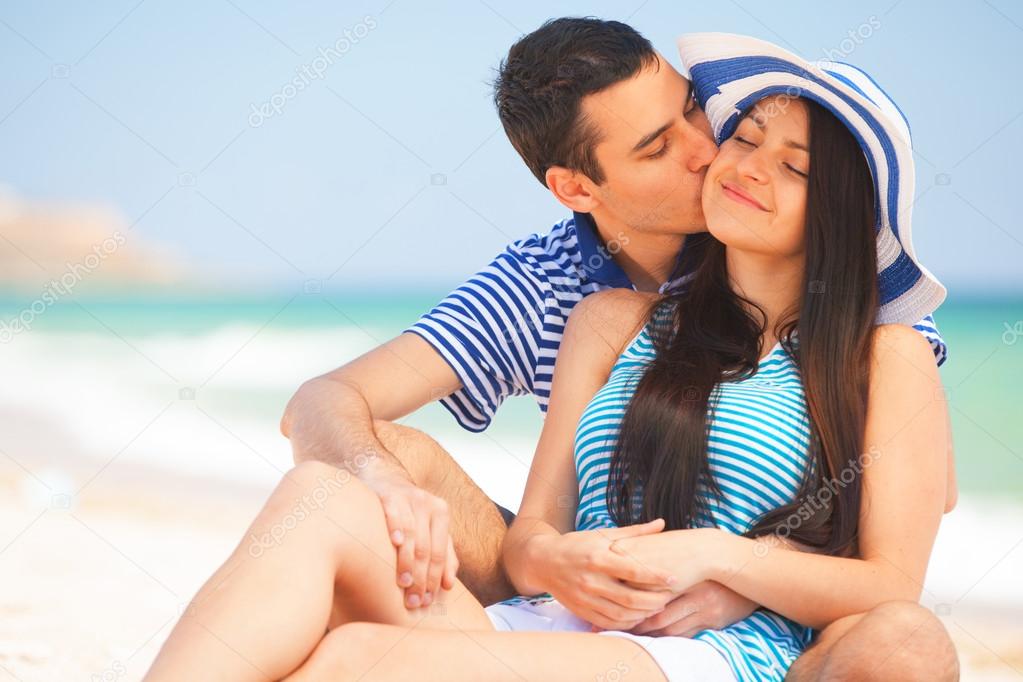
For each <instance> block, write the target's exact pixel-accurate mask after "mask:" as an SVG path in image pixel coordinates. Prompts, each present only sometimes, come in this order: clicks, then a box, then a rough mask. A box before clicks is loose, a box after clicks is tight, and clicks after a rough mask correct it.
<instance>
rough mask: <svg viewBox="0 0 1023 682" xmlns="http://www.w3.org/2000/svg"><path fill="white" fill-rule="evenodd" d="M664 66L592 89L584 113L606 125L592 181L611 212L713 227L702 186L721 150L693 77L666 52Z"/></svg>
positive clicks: (684, 226)
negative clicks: (598, 172)
mask: <svg viewBox="0 0 1023 682" xmlns="http://www.w3.org/2000/svg"><path fill="white" fill-rule="evenodd" d="M657 60H658V63H657V65H656V66H650V67H647V68H644V69H643V70H642V71H640V72H639V73H638V74H637V75H636V76H635V77H633V78H630V79H629V80H625V81H622V82H620V83H616V84H615V85H614V86H612V87H610V88H608V89H606V90H603V91H601V92H599V93H596V94H593V95H590V96H588V97H586V98H585V99H584V100H583V102H582V113H583V114H584V115H585V116H586V117H587V119H588V120H589V122H591V123H592V124H595V125H596V126H597V127H598V129H599V130H600V131H601V134H602V138H603V139H602V140H601V141H600V143H599V144H598V145H597V146H596V148H595V150H594V153H595V154H596V158H597V161H598V162H599V163H600V166H601V168H602V169H603V171H604V176H605V180H604V182H603V183H602V184H601V185H596V186H593V187H591V188H590V189H591V191H592V193H593V195H594V196H595V197H596V198H597V199H598V200H599V201H600V208H599V209H598V210H594V213H595V214H596V216H597V220H598V223H599V222H600V220H601V217H602V215H601V214H603V216H608V217H611V218H612V219H614V220H615V221H616V222H622V223H625V224H626V225H628V226H629V227H631V228H632V229H635V230H638V231H642V232H650V233H660V234H688V233H693V232H703V231H704V230H705V229H706V225H705V221H704V218H703V209H702V206H701V202H700V193H701V190H702V188H703V176H704V173H705V172H706V170H707V166H708V165H709V164H710V162H711V161H712V160H713V158H714V156H715V154H716V153H717V148H716V147H715V145H714V142H713V140H712V135H711V131H710V124H709V123H708V122H707V117H706V116H704V114H703V111H702V110H701V109H700V108H699V106H697V104H696V101H695V99H693V97H692V92H691V89H690V83H689V81H688V80H686V79H685V78H684V77H683V76H682V74H680V73H679V72H678V71H676V70H675V69H674V67H672V66H671V64H669V63H668V62H667V61H665V60H664V59H663V58H662V57H661V56H660V55H658V56H657Z"/></svg>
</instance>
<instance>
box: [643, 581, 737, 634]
mask: <svg viewBox="0 0 1023 682" xmlns="http://www.w3.org/2000/svg"><path fill="white" fill-rule="evenodd" d="M756 609H757V604H756V603H755V602H753V601H750V600H749V599H747V598H746V597H744V596H742V595H741V594H739V593H738V592H735V591H733V590H730V589H728V588H727V587H725V586H724V585H722V584H721V583H716V582H714V581H713V580H706V581H704V582H702V583H697V584H696V585H693V586H692V587H691V588H690V589H688V590H686V591H685V592H683V593H682V594H680V595H679V596H677V597H675V599H674V600H672V601H671V602H670V603H669V604H668V605H667V607H665V609H664V610H663V611H661V612H660V613H658V614H656V615H653V616H650V617H649V618H647V619H646V620H644V621H643V622H642V623H640V624H639V625H637V626H636V627H634V628H632V629H631V630H629V632H631V633H632V634H634V635H649V636H651V637H662V636H665V635H674V636H677V637H692V636H693V635H695V634H696V633H697V632H700V631H701V630H721V629H723V628H726V627H728V626H729V625H732V624H733V623H737V622H739V621H740V620H742V619H743V618H745V617H746V616H748V615H750V614H751V613H753V612H754V611H755V610H756Z"/></svg>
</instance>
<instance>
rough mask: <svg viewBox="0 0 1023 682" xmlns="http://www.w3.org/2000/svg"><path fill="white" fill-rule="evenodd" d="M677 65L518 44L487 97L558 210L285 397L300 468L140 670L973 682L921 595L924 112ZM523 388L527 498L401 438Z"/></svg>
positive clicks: (933, 474) (746, 62)
mask: <svg viewBox="0 0 1023 682" xmlns="http://www.w3.org/2000/svg"><path fill="white" fill-rule="evenodd" d="M679 48H680V51H681V58H682V62H683V65H684V67H685V69H686V71H687V76H688V77H684V76H683V75H682V74H680V73H679V72H678V71H676V70H675V69H674V68H673V67H672V66H671V65H670V64H669V63H668V62H667V61H666V60H665V59H664V58H663V57H662V56H661V55H659V54H658V53H657V52H656V51H655V50H654V49H653V48H652V46H651V44H650V43H649V42H648V41H647V40H646V39H645V38H643V37H642V36H641V35H639V34H638V33H637V32H636V31H634V30H633V29H632V28H630V27H628V26H626V25H624V24H621V23H618V22H613V21H601V20H597V19H575V18H571V19H558V20H554V21H551V22H548V23H547V24H545V25H544V26H542V27H541V28H540V29H538V30H536V31H535V32H533V33H531V34H529V35H527V36H525V37H523V38H522V39H521V40H519V42H518V43H516V44H515V45H514V46H513V47H512V48H511V50H510V52H509V54H508V57H507V59H506V60H505V61H504V62H503V63H502V65H501V70H500V74H499V77H498V79H497V82H496V84H495V89H496V92H495V101H496V104H497V109H498V113H499V115H500V117H501V121H502V123H503V125H504V128H505V131H506V132H507V134H508V136H509V138H510V140H511V142H512V144H513V145H514V147H515V149H516V150H517V151H518V152H519V154H520V155H521V156H522V158H523V160H524V161H525V162H526V164H527V165H528V166H529V168H530V170H531V171H532V172H533V173H534V175H536V177H537V178H538V179H539V180H540V181H541V182H542V183H543V184H544V185H545V186H546V187H547V188H548V189H550V191H551V192H552V193H553V194H554V195H555V197H556V198H557V199H558V200H559V201H560V202H561V203H562V204H564V205H565V206H566V207H567V208H569V209H571V210H572V211H573V217H572V218H570V219H567V220H565V221H563V222H562V223H560V224H559V225H557V226H555V227H554V228H553V229H552V230H551V231H550V232H548V233H546V234H542V235H533V236H531V237H528V238H526V239H524V240H521V241H519V242H515V243H514V244H511V245H510V246H509V247H508V248H507V249H506V250H505V251H504V252H502V253H501V254H500V255H499V256H498V257H497V258H496V259H495V260H494V261H493V262H492V263H491V264H490V265H489V266H488V267H486V268H485V269H483V270H482V271H480V272H479V273H478V274H477V275H475V276H474V277H472V278H471V279H470V280H469V281H467V282H466V283H465V284H464V285H463V286H461V287H459V288H458V289H456V290H455V291H454V292H453V293H452V294H451V295H450V296H448V297H447V298H446V299H444V300H443V301H442V302H441V303H440V304H438V306H437V307H436V308H434V309H433V310H432V311H431V312H429V313H428V314H426V315H425V316H423V318H421V319H420V320H419V321H418V322H417V323H416V324H415V325H414V326H412V327H411V328H410V329H409V330H407V332H406V333H404V334H402V335H401V336H399V337H398V338H396V339H394V340H392V341H390V342H389V343H387V344H385V345H384V346H382V347H380V348H378V349H376V350H374V351H371V352H370V353H368V354H366V355H364V356H362V357H360V358H358V359H356V360H354V361H353V362H351V363H349V364H348V365H346V366H344V367H342V368H340V369H338V370H335V371H334V372H332V373H330V374H328V375H325V376H323V377H319V378H317V379H313V380H311V381H309V382H306V384H304V385H303V386H302V388H301V389H300V390H299V391H298V392H297V393H296V395H295V397H294V398H293V399H292V401H291V403H290V404H289V406H288V409H287V411H286V414H285V416H284V419H283V421H282V430H283V432H284V433H285V435H286V436H288V437H290V438H291V440H292V443H293V448H294V451H295V459H296V462H297V466H296V467H295V468H294V469H293V470H292V471H290V472H289V473H288V474H287V475H286V476H285V477H284V479H283V480H282V481H281V483H280V484H279V486H278V487H277V488H276V490H275V491H274V492H273V494H272V495H271V497H270V499H269V500H268V502H267V503H266V505H265V507H264V508H263V509H262V510H261V512H260V513H259V515H258V516H257V518H256V520H255V521H254V522H253V524H252V526H251V527H250V529H249V531H248V532H247V533H246V535H245V538H243V540H242V542H241V543H240V544H239V546H238V547H237V548H236V549H235V551H234V552H233V553H232V555H231V556H230V557H229V558H228V559H227V561H226V562H225V564H224V565H223V566H222V567H221V568H220V569H219V570H217V572H216V573H215V574H214V575H213V576H212V578H210V580H209V581H208V582H207V583H206V584H205V585H204V586H203V587H202V588H201V589H200V591H199V593H198V594H197V595H196V597H195V599H194V600H193V601H192V602H191V603H190V605H189V607H188V609H187V610H186V612H185V613H184V615H183V616H182V618H181V619H180V621H179V622H178V624H177V625H176V627H175V628H174V630H173V631H172V633H171V635H170V637H169V639H168V640H167V642H166V643H165V644H164V646H163V649H162V650H161V652H160V654H159V656H158V657H157V660H156V661H155V663H154V664H153V667H152V669H151V670H150V672H149V674H148V676H147V679H149V680H182V679H189V680H197V679H231V680H267V679H268V680H278V679H286V680H335V679H338V680H341V679H367V680H368V679H395V680H406V679H423V680H428V679H435V678H436V679H444V680H505V679H507V680H521V679H529V680H547V679H565V680H569V679H572V680H574V679H587V680H594V679H596V680H614V679H621V678H623V677H626V676H627V677H628V679H633V680H729V681H732V682H734V681H736V680H743V681H745V680H781V679H783V678H786V677H787V678H788V679H799V680H802V679H807V680H809V679H828V680H832V679H856V680H860V679H900V680H902V679H926V680H941V679H955V678H956V677H957V674H958V673H957V663H956V657H955V651H954V649H953V647H952V645H951V642H950V641H949V639H948V637H947V635H946V634H945V632H944V629H943V627H942V625H941V623H940V622H939V621H938V620H937V619H936V618H934V616H933V615H931V614H930V613H929V612H927V611H926V610H925V609H923V608H921V607H920V606H918V605H917V604H916V602H917V600H918V598H919V595H920V591H921V586H922V582H923V579H924V574H925V570H926V566H927V562H928V558H929V555H930V552H931V547H932V544H933V541H934V537H935V534H936V532H937V528H938V524H939V522H940V519H941V516H942V514H943V512H944V511H945V510H947V509H949V508H951V506H952V505H953V504H954V500H955V481H954V474H953V467H952V462H951V451H950V448H949V447H948V443H949V435H948V429H949V426H948V422H947V413H946V408H945V404H944V402H943V400H942V395H943V394H942V391H941V384H940V380H939V377H938V371H937V365H938V364H940V363H941V362H942V361H943V360H944V357H945V345H944V343H943V341H942V339H941V337H940V335H939V333H938V331H937V329H936V328H935V327H934V323H933V320H931V318H930V317H929V315H930V313H931V312H933V311H934V309H935V308H936V307H937V306H938V305H939V304H940V303H941V301H942V299H943V298H944V293H945V292H944V289H943V287H942V286H941V285H940V284H939V283H938V282H937V281H936V280H935V279H934V278H933V276H931V274H930V273H929V272H928V271H927V270H926V269H924V268H923V267H922V266H921V265H920V264H919V263H918V262H917V261H916V258H915V256H914V252H913V247H912V242H911V235H910V207H911V203H912V200H913V161H912V151H911V148H910V146H909V131H908V126H907V124H906V122H905V120H904V118H903V117H902V115H901V113H900V112H899V110H898V109H897V108H896V106H895V105H894V103H893V102H891V100H889V99H888V97H887V96H886V95H885V93H884V92H883V91H882V90H881V89H880V88H879V87H878V86H877V84H876V83H875V82H874V81H873V80H872V79H871V78H870V77H869V76H867V75H866V74H864V73H863V72H861V71H859V70H858V69H855V68H853V67H851V66H848V65H844V64H833V63H829V64H826V65H823V66H820V65H813V64H810V63H807V62H805V61H803V60H802V59H800V58H798V57H796V56H794V55H792V54H790V53H787V52H785V51H783V50H781V49H779V48H777V47H776V46H774V45H771V44H770V43H766V42H763V41H759V40H755V39H751V38H746V37H742V36H733V35H725V34H697V35H691V36H686V37H683V38H682V39H680V41H679ZM714 139H716V140H718V141H719V142H720V148H717V147H716V146H715V144H714ZM704 231H706V232H709V235H708V234H705V233H704ZM914 326H915V328H914ZM555 360H556V362H555ZM526 393H531V394H533V395H535V396H536V399H537V401H538V403H539V404H540V407H541V410H543V411H544V412H545V413H546V419H545V423H544V428H543V433H542V435H541V437H540V442H539V444H538V445H537V449H536V453H535V455H534V458H533V462H532V466H531V470H530V474H529V479H528V482H527V485H526V489H525V492H524V495H523V499H522V502H521V506H520V508H519V512H518V516H514V515H512V514H511V513H510V512H508V511H507V510H504V509H500V508H498V507H497V506H496V505H494V504H493V503H492V502H491V501H490V500H489V499H488V498H487V497H486V495H485V494H483V492H482V491H481V490H480V489H479V488H478V487H477V486H476V485H475V484H474V483H473V482H472V481H471V480H470V479H469V478H468V476H467V475H466V474H465V472H464V471H462V470H461V469H460V468H459V467H458V466H457V465H456V464H455V463H454V461H453V460H452V459H451V458H450V456H449V455H447V453H445V452H444V451H443V450H442V449H441V448H440V446H439V445H438V444H437V443H436V442H434V441H433V440H431V439H430V438H429V437H428V436H426V435H425V434H422V433H419V432H416V431H413V430H411V429H407V428H404V427H400V426H397V425H394V424H392V423H390V422H391V421H392V420H395V419H398V418H400V417H402V416H404V415H406V414H408V413H409V412H411V411H413V410H415V409H417V408H419V407H420V406H422V405H423V404H425V403H427V402H429V401H432V400H436V399H440V400H441V402H442V403H443V404H444V405H445V407H447V408H448V409H449V410H450V411H451V412H452V414H453V415H454V416H455V418H456V419H457V420H458V421H459V423H460V424H461V425H462V426H463V427H465V428H467V429H469V430H471V431H482V430H484V429H485V428H486V427H487V425H488V423H489V421H490V419H491V417H492V415H493V414H494V412H495V411H496V409H497V408H498V407H499V406H500V404H501V402H502V401H503V399H504V398H506V397H507V396H509V395H520V394H526ZM502 516H503V517H504V518H502ZM508 523H510V527H508V525H506V524H508ZM266 538H272V539H273V541H272V542H269V543H267V542H266V541H265V539H266ZM487 604H489V606H486V605H487ZM804 651H805V653H804Z"/></svg>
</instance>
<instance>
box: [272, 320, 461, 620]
mask: <svg viewBox="0 0 1023 682" xmlns="http://www.w3.org/2000/svg"><path fill="white" fill-rule="evenodd" d="M460 385H461V382H460V381H459V379H458V376H457V375H456V374H455V372H454V371H453V370H452V369H451V367H450V366H449V365H448V363H447V362H445V360H444V359H443V358H442V357H441V356H440V355H439V354H438V353H437V352H436V351H435V350H434V349H433V347H432V346H431V345H430V344H429V343H427V342H426V341H425V340H423V339H422V338H420V337H419V336H416V335H415V334H410V333H406V334H402V335H401V336H398V337H397V338H395V339H392V340H391V341H388V342H387V343H385V344H383V345H382V346H379V347H377V348H375V349H373V350H371V351H369V352H368V353H366V354H365V355H362V356H360V357H358V358H356V359H355V360H352V361H351V362H349V363H348V364H346V365H344V366H342V367H340V368H338V369H335V370H333V371H332V372H328V373H327V374H324V375H322V376H319V377H316V378H314V379H310V380H309V381H306V382H305V383H304V384H302V386H301V387H300V388H299V389H298V391H297V392H296V393H295V395H294V396H293V397H292V398H291V400H290V401H289V402H288V406H287V407H286V408H285V411H284V416H283V417H282V419H281V433H283V434H284V436H285V437H287V438H289V439H290V440H291V447H292V452H293V453H294V458H295V462H296V463H299V462H303V461H308V460H319V461H322V462H326V463H328V464H333V465H334V466H336V467H339V468H344V469H347V470H348V471H350V472H352V473H353V474H355V475H356V476H358V477H359V478H360V479H362V480H363V481H364V482H365V483H366V484H367V485H368V486H369V487H370V488H372V489H373V490H374V492H376V493H377V495H378V496H379V497H380V502H381V505H382V506H383V509H384V515H385V517H386V519H387V529H388V531H389V533H390V535H391V541H392V542H393V543H394V545H395V547H396V548H397V552H398V556H397V576H398V585H399V586H400V587H403V588H406V594H405V603H406V604H407V605H408V606H409V607H410V608H417V607H419V606H425V605H427V604H428V603H429V600H427V599H426V594H427V593H429V594H430V595H434V594H436V593H437V591H438V588H439V587H443V588H444V589H450V588H451V586H452V584H453V581H452V579H451V578H452V577H453V576H454V570H451V569H452V567H454V566H456V565H457V559H456V557H455V555H454V548H453V545H452V542H451V538H450V535H449V531H448V510H447V503H446V502H445V501H444V500H442V499H441V498H439V497H436V496H434V495H432V494H430V493H428V492H427V491H425V490H423V489H421V488H419V487H417V486H416V485H415V483H414V482H413V481H412V478H411V476H410V475H409V473H408V472H407V471H406V470H405V468H404V467H403V466H402V465H401V463H400V462H399V461H398V459H397V458H396V457H395V456H394V454H393V453H391V452H389V451H388V450H387V448H386V447H384V445H383V444H382V443H381V442H380V440H379V439H378V438H377V435H376V432H375V431H374V430H373V421H374V420H376V419H382V420H386V421H393V420H395V419H398V418H399V417H403V416H405V415H406V414H409V413H410V412H413V411H415V410H416V409H418V408H419V407H422V406H423V405H425V404H426V403H428V402H431V401H434V400H437V399H439V398H442V397H444V396H446V395H448V394H450V393H452V392H453V391H455V390H457V389H458V388H459V386H460ZM428 576H431V577H432V579H430V580H428V578H427V577H428Z"/></svg>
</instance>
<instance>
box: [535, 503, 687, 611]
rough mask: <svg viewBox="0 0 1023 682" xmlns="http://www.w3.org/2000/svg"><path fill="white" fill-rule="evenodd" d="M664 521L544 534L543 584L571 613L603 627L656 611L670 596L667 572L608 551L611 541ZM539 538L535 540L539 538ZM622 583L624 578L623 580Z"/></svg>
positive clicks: (643, 533)
mask: <svg viewBox="0 0 1023 682" xmlns="http://www.w3.org/2000/svg"><path fill="white" fill-rule="evenodd" d="M662 528H664V521H663V520H662V519H656V520H654V521H651V522H649V523H644V524H638V525H634V526H626V527H624V528H608V529H599V530H587V531H576V532H572V533H566V534H564V535H560V536H557V537H552V536H548V537H547V538H544V541H546V542H547V543H548V544H547V546H546V547H545V548H544V550H545V551H543V552H542V553H541V556H543V557H544V559H543V562H544V566H543V572H544V583H545V585H546V586H547V591H548V592H550V593H551V594H552V595H553V596H554V597H555V598H556V599H557V600H558V601H559V602H561V603H562V604H563V605H564V606H565V607H566V608H567V609H569V610H570V611H572V612H573V613H574V614H576V615H577V616H579V617H580V618H583V619H585V620H587V621H589V622H590V623H593V624H594V625H597V626H599V627H602V628H605V629H608V630H627V629H629V628H631V627H634V626H636V625H637V624H639V623H641V622H643V621H645V620H646V619H647V618H649V617H650V616H652V615H653V614H655V613H658V612H660V610H661V609H663V608H664V607H665V606H666V605H667V604H668V602H669V601H671V599H673V598H674V594H673V592H672V591H671V586H670V574H669V572H667V571H664V570H663V569H661V568H658V567H656V566H655V565H654V564H653V563H650V562H644V561H643V560H637V559H636V558H635V557H629V556H626V555H622V554H619V553H615V552H612V551H610V545H611V544H612V543H613V542H619V541H624V540H630V539H638V538H639V537H653V535H651V534H658V533H660V531H661V529H662ZM538 539H539V538H538ZM623 581H629V583H630V584H625V582H623Z"/></svg>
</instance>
